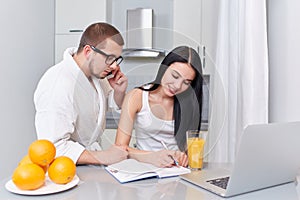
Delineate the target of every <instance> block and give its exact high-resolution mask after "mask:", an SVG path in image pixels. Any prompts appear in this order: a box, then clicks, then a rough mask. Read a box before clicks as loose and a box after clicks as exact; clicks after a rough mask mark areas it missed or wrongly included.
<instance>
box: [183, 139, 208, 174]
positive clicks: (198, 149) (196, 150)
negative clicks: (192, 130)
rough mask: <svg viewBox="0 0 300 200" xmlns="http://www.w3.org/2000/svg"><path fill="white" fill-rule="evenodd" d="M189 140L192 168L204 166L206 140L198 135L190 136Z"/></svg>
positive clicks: (190, 165) (189, 157) (189, 155)
mask: <svg viewBox="0 0 300 200" xmlns="http://www.w3.org/2000/svg"><path fill="white" fill-rule="evenodd" d="M187 140H188V141H187V145H188V159H189V167H190V168H192V169H201V168H202V166H203V150H204V143H205V140H204V139H202V138H197V137H195V138H188V139H187Z"/></svg>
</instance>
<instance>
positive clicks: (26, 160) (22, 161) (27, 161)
mask: <svg viewBox="0 0 300 200" xmlns="http://www.w3.org/2000/svg"><path fill="white" fill-rule="evenodd" d="M30 163H33V162H32V161H31V160H30V158H29V155H28V154H27V155H26V156H24V157H23V158H22V160H21V161H20V162H19V165H24V164H30ZM40 167H41V168H43V170H44V172H45V173H46V172H47V169H48V165H46V166H40Z"/></svg>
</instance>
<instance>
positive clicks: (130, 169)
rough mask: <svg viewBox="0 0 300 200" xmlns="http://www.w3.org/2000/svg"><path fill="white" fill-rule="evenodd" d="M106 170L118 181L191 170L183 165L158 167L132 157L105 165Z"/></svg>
mask: <svg viewBox="0 0 300 200" xmlns="http://www.w3.org/2000/svg"><path fill="white" fill-rule="evenodd" d="M105 169H106V171H107V172H108V173H110V174H111V175H112V176H114V177H115V178H116V179H117V180H118V181H119V182H120V183H126V182H131V181H136V180H140V179H144V178H150V177H158V178H165V177H171V176H178V175H181V174H187V173H190V172H191V170H190V169H188V168H184V167H181V166H179V167H177V166H174V167H170V168H159V167H156V166H154V165H151V164H148V163H142V162H139V161H137V160H134V159H126V160H123V161H121V162H118V163H115V164H112V165H109V166H107V167H105Z"/></svg>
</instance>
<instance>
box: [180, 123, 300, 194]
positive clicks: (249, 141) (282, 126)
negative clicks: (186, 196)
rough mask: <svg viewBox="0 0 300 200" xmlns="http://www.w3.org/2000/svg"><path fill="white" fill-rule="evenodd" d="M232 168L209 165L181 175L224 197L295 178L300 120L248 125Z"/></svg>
mask: <svg viewBox="0 0 300 200" xmlns="http://www.w3.org/2000/svg"><path fill="white" fill-rule="evenodd" d="M231 169H232V170H230V171H228V170H226V169H225V168H224V169H210V168H209V167H208V168H207V169H205V168H204V169H202V170H201V171H193V172H192V173H190V174H185V175H181V176H180V178H181V179H183V180H186V181H188V182H190V183H193V184H195V185H197V186H200V187H202V188H204V189H206V190H208V191H211V192H213V193H215V194H218V195H219V196H222V197H231V196H235V195H239V194H243V193H247V192H251V191H255V190H260V189H264V188H268V187H272V186H277V185H281V184H285V183H290V182H293V181H295V180H296V176H297V173H298V171H299V169H300V122H285V123H271V124H256V125H249V126H247V127H246V128H245V129H244V132H243V134H242V136H241V140H240V145H239V150H238V153H237V155H236V158H235V162H234V163H233V167H232V168H231Z"/></svg>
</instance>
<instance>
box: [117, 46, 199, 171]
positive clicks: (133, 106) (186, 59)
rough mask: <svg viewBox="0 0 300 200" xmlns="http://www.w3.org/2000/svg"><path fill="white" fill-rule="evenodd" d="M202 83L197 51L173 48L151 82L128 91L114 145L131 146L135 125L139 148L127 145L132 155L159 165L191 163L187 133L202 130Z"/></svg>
mask: <svg viewBox="0 0 300 200" xmlns="http://www.w3.org/2000/svg"><path fill="white" fill-rule="evenodd" d="M202 82H203V79H202V66H201V60H200V57H199V55H198V54H197V52H196V51H195V50H194V49H192V48H189V47H187V46H180V47H177V48H175V49H173V50H172V51H171V52H170V53H169V54H168V55H167V56H166V57H165V58H164V60H163V61H162V63H161V65H160V67H159V70H158V73H157V76H156V78H155V80H154V81H153V82H151V83H149V84H146V85H143V86H141V87H139V88H135V89H133V90H131V91H130V92H128V94H127V95H126V96H125V99H124V102H123V104H122V112H121V117H120V121H119V126H118V130H117V137H116V144H117V145H129V142H130V139H131V134H132V130H133V128H135V134H136V145H137V149H135V148H130V147H128V152H129V158H133V159H136V160H139V161H141V162H147V163H151V164H153V165H156V166H158V167H170V166H172V165H173V164H174V160H175V161H176V162H178V163H179V165H181V166H187V164H188V161H187V156H186V154H185V150H186V136H185V133H186V131H187V130H188V129H198V130H199V129H200V126H201V110H202ZM164 144H165V147H164ZM176 162H175V163H176Z"/></svg>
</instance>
